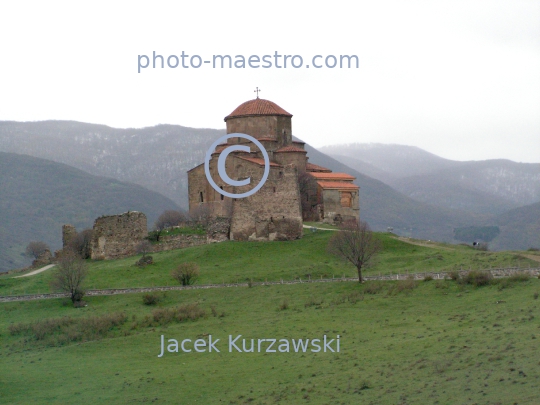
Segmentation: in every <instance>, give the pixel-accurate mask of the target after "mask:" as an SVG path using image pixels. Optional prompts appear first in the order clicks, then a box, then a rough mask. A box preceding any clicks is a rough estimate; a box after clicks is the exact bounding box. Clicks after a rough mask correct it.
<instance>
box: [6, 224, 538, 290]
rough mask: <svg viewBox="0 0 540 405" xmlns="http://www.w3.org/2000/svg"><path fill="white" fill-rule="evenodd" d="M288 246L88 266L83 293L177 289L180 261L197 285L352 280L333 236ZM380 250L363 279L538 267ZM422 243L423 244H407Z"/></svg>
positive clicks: (11, 286) (406, 249) (393, 242)
mask: <svg viewBox="0 0 540 405" xmlns="http://www.w3.org/2000/svg"><path fill="white" fill-rule="evenodd" d="M306 231H307V232H306V234H305V236H304V237H303V238H302V239H300V240H296V241H291V242H232V241H227V242H221V243H217V244H210V245H202V246H195V247H192V248H187V249H180V250H172V251H166V252H160V253H155V254H152V256H153V258H154V264H153V265H151V266H148V267H145V268H140V267H137V266H135V262H136V261H137V259H138V257H130V258H127V259H121V260H113V261H94V262H91V261H90V262H89V264H90V272H89V276H88V279H87V284H86V285H87V288H90V289H100V288H128V287H150V286H166V285H176V282H175V281H173V279H172V278H171V276H170V273H171V271H172V270H173V269H174V268H175V267H176V266H177V265H178V264H180V263H182V262H188V261H189V262H195V263H197V264H198V265H199V267H200V271H201V275H200V278H199V280H198V282H197V283H198V284H211V283H217V284H219V283H236V282H246V281H247V280H250V279H251V280H253V281H265V280H268V281H279V280H281V279H283V280H293V279H296V278H302V279H307V278H308V277H311V278H320V277H323V278H328V277H330V278H331V277H333V276H335V277H341V276H343V275H345V276H346V277H355V276H356V270H355V268H354V267H353V266H352V265H350V264H348V263H346V262H343V261H341V260H339V259H337V258H336V257H334V256H332V255H330V254H328V253H327V251H326V246H327V244H328V240H329V238H330V237H331V236H332V234H333V232H332V231H318V232H315V233H311V232H310V231H309V230H306ZM378 237H379V238H380V239H381V240H382V243H383V251H382V252H381V254H379V255H378V256H377V258H376V260H375V261H374V263H373V265H372V266H371V267H369V268H367V269H366V270H365V272H364V275H369V274H379V273H381V274H388V273H406V272H409V273H412V272H428V271H450V270H456V269H457V270H459V269H461V268H463V269H469V268H472V269H485V268H490V267H493V268H496V267H511V266H518V265H520V266H522V267H527V266H531V267H537V266H538V263H537V262H534V261H532V260H529V259H526V258H523V257H521V256H520V255H519V254H517V253H512V252H480V251H477V250H474V249H472V248H470V247H467V246H460V245H457V246H456V245H445V244H434V243H433V244H430V245H429V246H431V247H425V246H418V245H414V244H411V243H405V242H402V241H400V240H397V239H396V238H395V237H394V236H393V235H391V234H378ZM411 242H412V243H419V244H423V242H422V241H414V240H412V241H411ZM51 274H52V272H51V271H46V272H43V273H40V274H37V275H34V276H31V277H23V278H12V276H13V275H14V274H10V275H5V276H3V277H0V295H17V294H30V293H47V292H51V290H50V287H49V282H50V279H51Z"/></svg>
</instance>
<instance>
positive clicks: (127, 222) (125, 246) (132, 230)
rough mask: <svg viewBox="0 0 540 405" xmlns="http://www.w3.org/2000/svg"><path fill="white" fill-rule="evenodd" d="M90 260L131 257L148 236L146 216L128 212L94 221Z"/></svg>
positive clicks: (140, 213)
mask: <svg viewBox="0 0 540 405" xmlns="http://www.w3.org/2000/svg"><path fill="white" fill-rule="evenodd" d="M93 231H94V232H93V236H92V243H91V254H90V257H91V259H105V260H109V259H118V258H122V257H127V256H132V255H134V254H135V253H136V247H137V245H138V244H139V243H140V242H141V241H142V240H143V239H144V238H145V237H146V236H148V228H147V221H146V215H144V214H143V213H142V212H137V211H130V212H126V213H124V214H121V215H109V216H102V217H99V218H97V219H96V220H95V222H94V228H93Z"/></svg>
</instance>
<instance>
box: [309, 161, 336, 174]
mask: <svg viewBox="0 0 540 405" xmlns="http://www.w3.org/2000/svg"><path fill="white" fill-rule="evenodd" d="M306 170H307V171H308V172H310V173H313V172H326V173H330V172H331V171H332V170H330V169H327V168H326V167H322V166H319V165H314V164H313V163H306Z"/></svg>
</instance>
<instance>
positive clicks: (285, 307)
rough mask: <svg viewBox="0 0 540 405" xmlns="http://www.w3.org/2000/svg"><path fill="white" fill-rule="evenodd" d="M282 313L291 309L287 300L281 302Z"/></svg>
mask: <svg viewBox="0 0 540 405" xmlns="http://www.w3.org/2000/svg"><path fill="white" fill-rule="evenodd" d="M279 309H280V311H284V310H286V309H289V301H288V300H287V298H285V299H284V300H283V301H281V304H279Z"/></svg>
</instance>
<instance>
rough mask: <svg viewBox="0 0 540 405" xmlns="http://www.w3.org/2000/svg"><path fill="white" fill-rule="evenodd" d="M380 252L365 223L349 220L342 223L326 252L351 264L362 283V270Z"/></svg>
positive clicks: (379, 244) (376, 241) (378, 245)
mask: <svg viewBox="0 0 540 405" xmlns="http://www.w3.org/2000/svg"><path fill="white" fill-rule="evenodd" d="M380 250H381V243H380V241H379V240H378V239H376V238H375V237H374V235H373V232H371V229H370V228H369V225H368V224H367V222H363V221H357V220H349V221H345V222H343V224H342V225H341V226H340V227H339V231H338V232H336V233H335V235H333V236H332V238H331V239H330V241H329V242H328V251H329V252H330V253H332V254H335V255H337V256H339V257H341V258H342V259H344V260H346V261H348V262H350V263H352V264H353V265H354V267H356V270H357V271H358V281H359V282H360V283H361V282H362V268H363V267H365V266H366V265H367V264H368V263H369V261H370V260H371V259H372V258H373V257H374V256H375V255H376V254H377V253H378V252H379V251H380Z"/></svg>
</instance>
